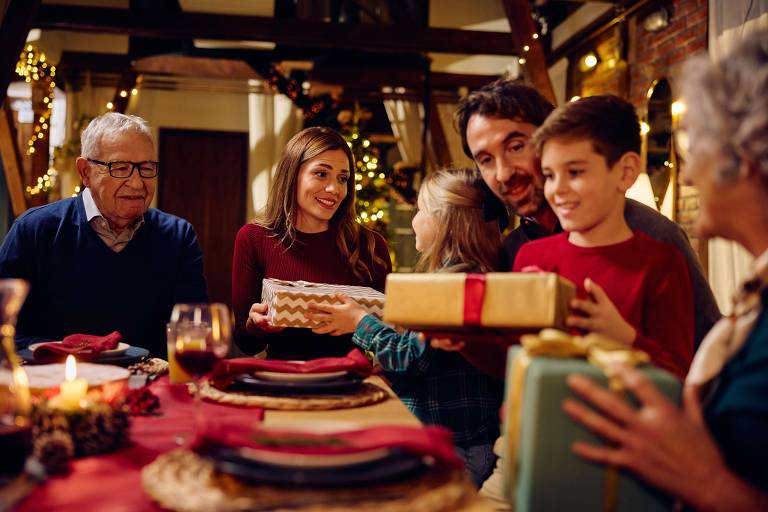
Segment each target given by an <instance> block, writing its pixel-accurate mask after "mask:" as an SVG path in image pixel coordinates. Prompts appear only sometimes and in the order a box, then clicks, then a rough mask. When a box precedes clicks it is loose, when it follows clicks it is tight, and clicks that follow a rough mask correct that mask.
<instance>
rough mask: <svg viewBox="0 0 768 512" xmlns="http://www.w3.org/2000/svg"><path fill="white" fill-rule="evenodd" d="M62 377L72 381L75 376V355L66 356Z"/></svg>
mask: <svg viewBox="0 0 768 512" xmlns="http://www.w3.org/2000/svg"><path fill="white" fill-rule="evenodd" d="M64 378H65V379H66V380H68V381H73V380H75V379H76V378H77V361H75V356H73V355H72V354H69V355H68V356H67V362H66V363H65V365H64Z"/></svg>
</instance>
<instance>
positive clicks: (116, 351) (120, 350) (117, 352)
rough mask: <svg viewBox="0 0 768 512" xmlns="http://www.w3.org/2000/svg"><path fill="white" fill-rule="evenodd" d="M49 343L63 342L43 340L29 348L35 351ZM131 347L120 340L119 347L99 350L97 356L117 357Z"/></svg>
mask: <svg viewBox="0 0 768 512" xmlns="http://www.w3.org/2000/svg"><path fill="white" fill-rule="evenodd" d="M48 343H58V344H61V343H62V342H61V341H44V342H41V343H33V344H31V345H30V346H29V347H28V348H29V350H30V351H31V352H34V351H35V349H36V348H37V347H39V346H41V345H46V344H48ZM129 348H131V346H130V345H129V344H127V343H123V342H120V343H118V344H117V348H113V349H110V350H104V351H102V352H99V354H98V355H97V356H96V357H97V358H99V357H116V356H121V355H123V354H125V353H126V352H127V351H128V349H129Z"/></svg>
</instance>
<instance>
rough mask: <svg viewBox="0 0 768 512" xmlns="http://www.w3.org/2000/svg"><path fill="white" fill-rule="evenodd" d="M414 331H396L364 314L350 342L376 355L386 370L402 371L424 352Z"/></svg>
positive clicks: (422, 345)
mask: <svg viewBox="0 0 768 512" xmlns="http://www.w3.org/2000/svg"><path fill="white" fill-rule="evenodd" d="M418 335H419V333H417V332H414V331H404V332H402V333H401V332H398V331H397V330H395V329H394V328H393V327H390V326H389V325H387V324H385V323H384V322H382V321H380V320H378V319H377V318H375V317H373V316H371V315H365V316H364V317H363V319H362V320H360V323H358V324H357V328H356V329H355V332H354V334H353V335H352V343H354V344H355V345H357V346H359V347H361V348H362V349H364V350H369V351H371V352H373V353H374V355H375V356H376V360H377V362H378V363H379V364H380V365H381V367H382V368H384V369H385V370H387V371H392V372H402V371H405V370H407V369H408V367H409V366H410V365H411V363H412V362H414V361H415V360H417V359H418V358H420V357H421V356H422V354H423V353H424V348H425V344H424V343H423V342H421V341H419V339H418Z"/></svg>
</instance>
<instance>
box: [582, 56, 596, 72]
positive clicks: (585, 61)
mask: <svg viewBox="0 0 768 512" xmlns="http://www.w3.org/2000/svg"><path fill="white" fill-rule="evenodd" d="M597 62H598V60H597V55H595V52H589V53H587V54H586V55H584V56H583V57H582V58H581V61H580V62H579V69H580V70H581V71H582V72H586V71H590V70H592V69H594V68H595V66H597Z"/></svg>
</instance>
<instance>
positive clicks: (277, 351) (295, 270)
mask: <svg viewBox="0 0 768 512" xmlns="http://www.w3.org/2000/svg"><path fill="white" fill-rule="evenodd" d="M296 235H297V237H296V241H295V242H294V243H293V245H292V246H291V247H290V248H289V247H287V244H282V243H280V241H279V240H278V238H277V237H275V236H273V234H272V232H271V231H269V230H267V229H265V228H263V227H261V226H259V225H256V224H246V225H245V226H243V227H242V228H240V231H238V233H237V238H236V239H235V254H234V257H233V261H232V305H233V308H234V310H235V341H236V343H237V345H238V346H239V347H240V348H241V349H242V350H243V351H244V352H246V353H249V354H253V353H256V352H258V351H260V350H261V349H263V348H264V346H265V345H267V344H268V345H269V348H268V350H267V354H268V355H269V357H270V358H271V359H312V358H317V357H331V356H343V355H346V354H347V352H349V351H350V350H351V349H352V347H353V345H352V341H351V339H352V336H351V334H350V335H345V336H330V335H320V334H314V333H313V332H312V331H311V330H309V329H292V328H287V329H284V330H282V331H280V332H276V333H267V332H263V331H258V332H256V333H248V332H246V330H245V321H246V320H247V319H248V312H249V311H250V309H251V306H252V305H253V304H254V303H257V302H261V281H262V279H264V278H267V277H271V278H275V279H285V280H290V281H298V280H303V281H312V282H316V283H330V284H347V285H355V286H369V287H371V288H375V289H376V290H379V291H381V292H383V291H384V282H385V280H386V276H387V274H388V273H389V272H390V271H391V270H392V265H391V263H390V259H389V252H388V250H387V243H386V242H385V241H384V239H383V238H382V237H381V236H380V235H378V234H375V238H376V246H375V249H374V251H375V253H376V255H377V256H378V257H379V258H381V259H382V260H384V261H385V262H386V267H383V266H381V265H374V264H373V263H372V258H371V256H370V254H369V253H368V251H367V250H366V249H365V248H362V249H361V259H362V261H363V262H365V263H367V264H368V265H369V268H372V272H371V274H372V275H373V279H372V280H360V279H358V278H357V277H356V276H355V274H354V273H353V272H352V269H351V268H350V266H349V263H348V262H347V260H346V259H345V258H343V257H342V255H341V253H340V252H339V249H338V247H337V245H336V241H335V239H334V232H333V230H332V229H331V230H328V231H323V232H321V233H301V232H297V233H296Z"/></svg>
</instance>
